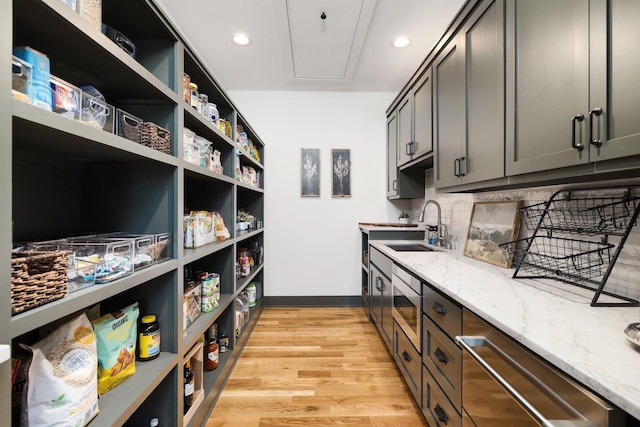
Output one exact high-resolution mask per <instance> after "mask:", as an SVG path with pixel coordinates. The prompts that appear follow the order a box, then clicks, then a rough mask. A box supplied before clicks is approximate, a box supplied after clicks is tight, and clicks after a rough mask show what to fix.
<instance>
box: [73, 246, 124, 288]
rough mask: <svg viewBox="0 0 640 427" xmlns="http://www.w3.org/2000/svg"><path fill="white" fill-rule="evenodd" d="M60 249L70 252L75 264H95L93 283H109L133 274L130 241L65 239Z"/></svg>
mask: <svg viewBox="0 0 640 427" xmlns="http://www.w3.org/2000/svg"><path fill="white" fill-rule="evenodd" d="M61 248H63V249H65V250H69V251H72V252H73V253H74V256H75V260H76V262H78V261H88V262H92V263H95V265H96V274H95V281H96V283H98V284H103V283H109V282H112V281H114V280H117V279H121V278H123V277H126V276H128V275H130V274H131V273H133V254H134V251H133V245H132V243H131V242H130V241H127V240H120V239H105V238H100V237H89V238H86V237H74V238H69V239H65V242H64V243H62V244H61Z"/></svg>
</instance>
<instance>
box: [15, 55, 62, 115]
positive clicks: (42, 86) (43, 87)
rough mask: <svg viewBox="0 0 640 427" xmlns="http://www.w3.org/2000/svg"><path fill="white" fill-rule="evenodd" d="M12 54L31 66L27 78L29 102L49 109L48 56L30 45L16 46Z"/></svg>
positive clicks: (50, 98)
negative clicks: (30, 71)
mask: <svg viewBox="0 0 640 427" xmlns="http://www.w3.org/2000/svg"><path fill="white" fill-rule="evenodd" d="M13 54H14V55H15V56H17V57H18V58H20V59H22V60H23V61H24V62H26V63H27V64H30V65H31V67H32V73H31V79H30V80H27V92H26V93H27V96H28V97H29V100H30V101H31V104H33V105H35V106H36V107H39V108H42V109H45V110H49V111H51V105H52V102H53V96H52V92H51V86H50V84H49V80H50V79H51V72H50V66H49V58H48V57H47V55H45V54H44V53H41V52H38V51H37V50H35V49H33V48H30V47H28V46H27V47H16V48H14V49H13Z"/></svg>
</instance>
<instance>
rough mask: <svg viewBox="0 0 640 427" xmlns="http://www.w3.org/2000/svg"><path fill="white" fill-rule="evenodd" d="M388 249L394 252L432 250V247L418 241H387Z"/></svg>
mask: <svg viewBox="0 0 640 427" xmlns="http://www.w3.org/2000/svg"><path fill="white" fill-rule="evenodd" d="M386 246H387V247H388V248H389V249H392V250H394V251H396V252H433V251H434V249H433V248H430V247H429V246H426V245H421V244H420V243H388V244H387V245H386Z"/></svg>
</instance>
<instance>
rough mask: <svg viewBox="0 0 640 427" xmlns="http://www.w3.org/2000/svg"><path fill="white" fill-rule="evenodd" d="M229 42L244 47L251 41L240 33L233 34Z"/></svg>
mask: <svg viewBox="0 0 640 427" xmlns="http://www.w3.org/2000/svg"><path fill="white" fill-rule="evenodd" d="M231 40H233V42H234V43H235V44H239V45H241V46H245V45H248V44H249V43H251V39H250V38H249V36H247V35H246V34H242V33H238V34H234V35H233V37H232V38H231Z"/></svg>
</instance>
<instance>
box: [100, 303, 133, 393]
mask: <svg viewBox="0 0 640 427" xmlns="http://www.w3.org/2000/svg"><path fill="white" fill-rule="evenodd" d="M139 313H140V310H139V309H138V303H137V302H136V303H134V304H131V305H130V306H127V307H125V308H124V309H122V310H121V311H117V312H115V313H110V314H107V315H104V316H102V317H101V318H99V319H97V320H94V321H93V322H91V323H92V324H93V329H94V332H95V334H96V341H97V345H98V394H100V395H102V394H104V393H106V392H107V391H109V390H111V389H112V388H114V387H115V386H117V385H118V384H120V383H122V382H123V381H124V380H126V379H127V378H129V377H130V376H131V375H133V374H135V372H136V364H135V361H136V338H137V328H136V325H137V320H138V315H139Z"/></svg>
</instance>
